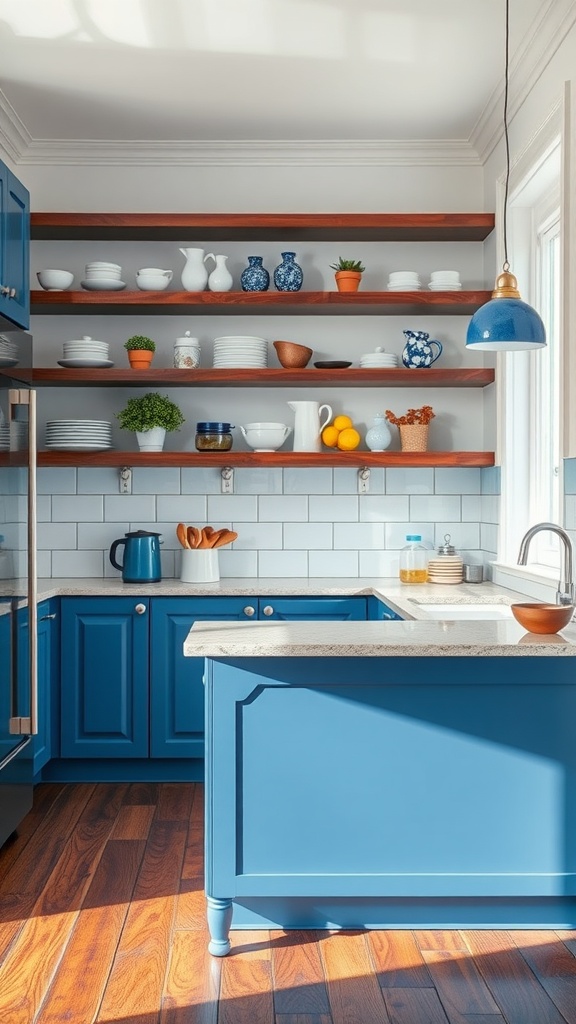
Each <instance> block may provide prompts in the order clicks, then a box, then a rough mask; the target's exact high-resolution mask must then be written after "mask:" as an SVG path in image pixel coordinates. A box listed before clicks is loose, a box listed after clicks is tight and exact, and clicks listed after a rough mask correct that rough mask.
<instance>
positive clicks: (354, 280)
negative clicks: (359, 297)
mask: <svg viewBox="0 0 576 1024" xmlns="http://www.w3.org/2000/svg"><path fill="white" fill-rule="evenodd" d="M330 266H331V268H332V270H335V271H336V273H335V274H334V277H335V278H336V285H337V288H338V291H339V292H357V291H358V288H359V287H360V281H361V280H362V274H363V273H364V271H365V270H366V267H365V266H363V264H362V263H361V262H360V260H344V259H342V257H341V256H340V257H339V259H338V263H331V264H330Z"/></svg>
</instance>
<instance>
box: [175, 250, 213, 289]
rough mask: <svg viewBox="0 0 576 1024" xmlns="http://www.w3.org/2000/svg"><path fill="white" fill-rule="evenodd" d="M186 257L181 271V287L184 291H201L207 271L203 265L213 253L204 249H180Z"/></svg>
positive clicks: (205, 281) (206, 279) (206, 277)
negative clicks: (205, 251)
mask: <svg viewBox="0 0 576 1024" xmlns="http://www.w3.org/2000/svg"><path fill="white" fill-rule="evenodd" d="M180 252H181V253H182V255H183V256H185V257H186V263H185V265H184V270H183V271H182V287H183V289H184V291H186V292H203V291H204V289H205V287H206V283H207V281H208V271H207V270H206V267H205V266H204V264H205V262H206V260H207V259H214V253H211V252H207V253H206V255H204V249H180Z"/></svg>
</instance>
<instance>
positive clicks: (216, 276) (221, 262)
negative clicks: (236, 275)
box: [204, 253, 233, 292]
mask: <svg viewBox="0 0 576 1024" xmlns="http://www.w3.org/2000/svg"><path fill="white" fill-rule="evenodd" d="M208 255H212V254H211V253H209V254H208ZM204 258H205V259H207V257H204ZM212 258H213V259H214V260H216V266H215V267H214V270H213V271H212V273H211V274H210V277H209V278H208V287H209V289H210V291H211V292H229V291H230V289H231V287H232V283H233V281H232V274H231V273H230V271H229V270H228V267H227V266H226V260H227V259H228V257H227V256H213V257H212Z"/></svg>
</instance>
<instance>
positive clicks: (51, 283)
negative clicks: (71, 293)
mask: <svg viewBox="0 0 576 1024" xmlns="http://www.w3.org/2000/svg"><path fill="white" fill-rule="evenodd" d="M36 277H37V278H38V281H39V282H40V285H41V287H42V288H44V290H45V291H47V292H63V291H65V290H66V288H69V287H70V285H71V284H72V281H73V280H74V274H71V273H70V271H69V270H39V271H38V273H37V274H36Z"/></svg>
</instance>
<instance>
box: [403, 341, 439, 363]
mask: <svg viewBox="0 0 576 1024" xmlns="http://www.w3.org/2000/svg"><path fill="white" fill-rule="evenodd" d="M402 333H403V335H404V337H405V338H406V344H405V346H404V350H403V352H402V362H403V363H404V366H407V367H408V369H410V370H423V369H425V368H426V367H427V366H432V363H435V362H436V360H437V359H438V356H439V355H440V354H441V352H442V345H441V344H440V342H439V341H433V340H432V339H431V338H430V335H429V334H427V333H426V331H402ZM433 345H435V346H436V348H437V349H438V351H437V352H434V350H433V348H432V346H433Z"/></svg>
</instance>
